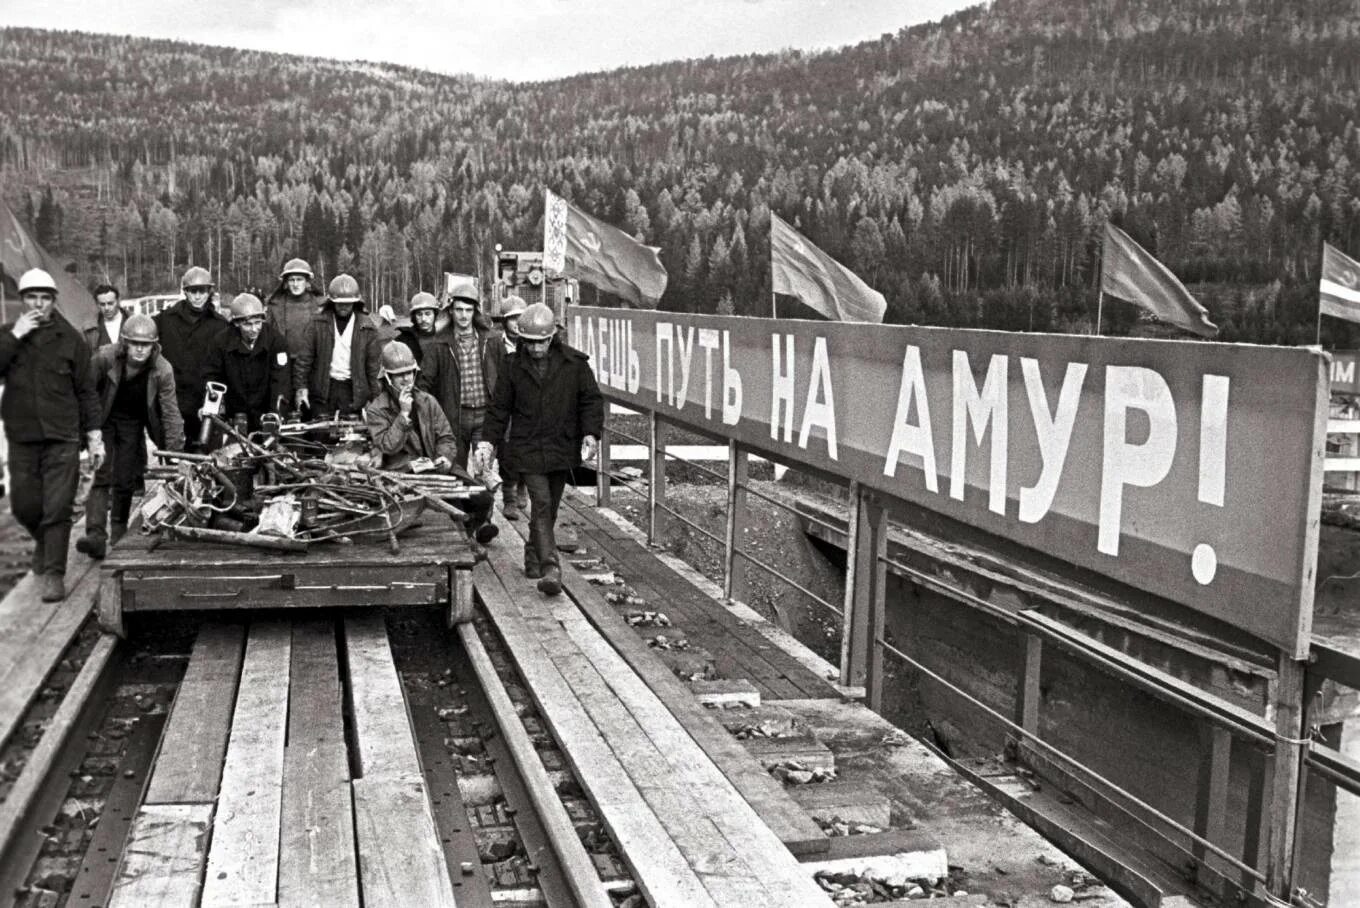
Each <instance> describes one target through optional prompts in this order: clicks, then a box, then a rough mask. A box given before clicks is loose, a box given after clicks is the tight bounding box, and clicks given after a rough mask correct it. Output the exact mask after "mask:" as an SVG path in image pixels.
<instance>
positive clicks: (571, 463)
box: [482, 339, 604, 473]
mask: <svg viewBox="0 0 1360 908" xmlns="http://www.w3.org/2000/svg"><path fill="white" fill-rule="evenodd" d="M546 359H547V363H548V365H547V371H546V372H545V374H544V376H543V378H542V379H540V378H539V377H538V373H537V372H536V371H535V370H534V366H533V363H532V360H531V358H530V356H529V353H528V351H527V350H525V349H524V348H523V346H521V348H520V349H519V350H517V351H516V352H515V353H513V354H512V355H510V356H508V357H506V360H505V368H504V369H503V370H502V372H501V377H500V380H499V381H498V382H497V384H496V394H495V396H494V397H493V398H492V399H491V400H492V403H491V409H490V410H489V411H488V412H487V416H486V423H485V424H484V425H483V426H482V438H484V439H488V440H490V439H499V438H505V439H506V443H505V446H504V448H503V449H502V452H501V453H502V457H503V460H504V463H503V464H502V466H503V468H504V469H506V470H508V471H510V472H513V473H548V472H552V471H554V470H570V469H573V468H575V467H578V466H580V464H581V440H582V439H583V438H585V437H586V436H587V435H594V436H595V437H596V438H599V437H600V432H601V431H602V430H603V428H604V398H603V397H602V396H601V395H600V387H599V385H597V384H596V383H595V373H594V372H592V371H591V369H590V358H589V357H588V356H586V355H585V354H584V353H582V352H581V351H580V350H577V349H576V348H575V347H569V346H567V345H566V344H564V343H562V341H561V340H558V339H554V340H553V343H552V346H551V347H549V348H548V355H547V357H546ZM507 427H508V429H509V435H507V434H506V429H507Z"/></svg>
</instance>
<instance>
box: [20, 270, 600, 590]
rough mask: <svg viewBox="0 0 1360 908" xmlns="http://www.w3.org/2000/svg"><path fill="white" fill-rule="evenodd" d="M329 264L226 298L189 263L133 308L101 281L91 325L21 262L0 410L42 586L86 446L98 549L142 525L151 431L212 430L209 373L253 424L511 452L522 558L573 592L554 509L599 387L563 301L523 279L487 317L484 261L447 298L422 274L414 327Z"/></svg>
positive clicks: (507, 467) (89, 521)
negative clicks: (140, 492)
mask: <svg viewBox="0 0 1360 908" xmlns="http://www.w3.org/2000/svg"><path fill="white" fill-rule="evenodd" d="M314 280H315V277H314V275H313V272H312V269H311V268H310V267H309V266H308V264H307V262H305V261H303V260H302V259H293V260H291V261H289V262H288V263H287V264H286V265H285V266H284V268H283V272H282V274H281V275H280V284H279V287H278V289H277V290H276V291H275V292H274V293H273V294H271V295H270V296H269V298H268V301H267V302H266V301H262V300H261V299H260V298H259V297H258V296H255V295H253V294H250V293H241V294H238V295H237V296H236V297H235V298H233V299H232V300H231V303H230V305H229V306H228V307H226V310H225V311H223V310H222V309H221V308H220V307H219V306H218V305H217V304H216V303H215V301H214V299H213V295H214V294H213V291H214V285H213V281H212V276H211V275H210V274H209V273H208V271H207V270H205V269H203V268H198V267H193V268H190V269H188V270H187V271H186V272H185V273H184V276H183V278H182V280H181V282H180V286H181V290H182V293H183V295H182V297H181V299H179V300H178V301H176V302H175V303H174V304H173V305H171V306H169V307H168V308H166V309H164V310H163V311H161V312H160V313H158V314H157V315H155V316H148V315H145V314H140V313H132V312H129V311H126V310H124V309H123V307H122V306H121V305H120V301H119V296H118V292H117V290H116V289H115V288H113V287H112V286H109V285H101V286H99V287H97V288H95V302H96V305H97V307H98V321H97V324H96V326H95V327H94V328H92V329H90V330H89V331H86V332H84V333H82V332H80V331H77V330H76V329H75V328H74V327H73V326H72V325H71V324H70V323H69V322H68V321H66V319H65V318H63V317H62V316H61V314H60V313H59V312H58V311H57V309H56V300H57V287H56V282H55V281H54V280H53V279H52V277H51V275H50V274H48V273H47V272H45V271H42V270H40V269H33V270H30V271H28V272H26V273H25V274H23V275H22V276H21V277H20V279H19V295H20V297H21V299H22V301H23V307H24V310H23V313H22V314H21V315H20V316H19V318H18V319H17V320H15V321H14V322H12V323H10V324H7V325H4V326H3V327H0V379H3V381H4V385H5V387H4V395H3V400H2V401H0V419H2V420H3V422H4V428H5V435H6V438H7V440H8V443H9V452H10V456H9V465H10V476H11V484H12V491H11V494H10V498H11V507H12V510H13V512H14V516H15V518H16V519H17V520H18V521H19V523H20V524H21V525H23V527H24V528H25V529H26V530H27V531H28V533H29V534H30V535H31V536H32V537H33V539H34V543H35V546H34V553H33V561H32V568H33V574H34V576H35V578H37V579H38V583H39V591H40V594H41V596H42V598H43V600H44V601H48V602H51V601H57V600H60V599H62V598H64V597H65V595H66V589H65V572H66V553H67V546H68V543H69V541H70V534H71V527H72V510H73V506H74V501H75V495H76V488H77V485H78V483H79V476H80V474H79V463H80V451H81V447H82V445H83V446H84V447H86V448H87V449H88V451H89V455H90V461H91V466H92V468H93V469H94V481H93V484H92V486H91V489H90V493H89V495H88V497H87V499H86V505H85V519H86V523H85V535H84V536H83V537H82V538H80V539H78V540H77V542H76V548H77V549H78V550H80V551H82V552H84V553H86V554H88V555H90V556H92V557H95V558H102V557H104V555H105V554H106V553H107V550H108V546H109V545H111V544H114V543H117V541H118V540H119V538H121V536H122V535H123V534H124V533H125V532H126V531H127V526H128V521H129V516H130V511H131V506H132V501H133V498H134V496H135V494H136V492H137V489H138V487H139V486H140V484H141V481H142V477H143V476H144V474H145V472H146V467H147V461H146V438H147V437H148V436H149V437H150V439H151V441H152V443H154V444H155V445H156V447H157V448H161V449H166V450H171V451H180V450H195V449H197V450H207V449H208V448H209V447H211V441H210V439H211V437H212V436H213V435H214V433H213V431H212V423H211V421H210V420H208V414H209V413H214V407H213V406H210V405H209V404H208V403H207V401H206V400H205V394H206V393H207V392H208V390H209V383H210V382H216V383H220V384H221V385H224V386H225V387H226V391H225V393H224V395H223V398H224V399H223V400H222V401H221V411H224V412H222V413H221V415H223V416H225V415H230V416H232V417H237V418H240V417H243V418H244V420H245V422H246V424H247V426H248V429H249V430H251V431H254V430H256V429H258V428H259V427H260V420H261V417H263V416H264V415H265V414H266V413H271V412H272V413H283V412H285V411H286V410H288V409H290V408H294V407H295V408H297V409H298V410H299V411H302V410H305V411H307V412H308V413H309V414H311V415H313V416H322V417H329V416H332V415H338V416H340V417H342V418H344V417H349V418H359V417H361V418H362V419H363V420H364V422H365V423H366V425H367V428H368V431H369V436H370V440H371V442H372V445H373V448H374V450H375V453H376V454H378V455H379V456H380V465H381V466H382V468H384V469H391V470H407V469H412V468H414V467H417V466H419V468H422V469H426V468H433V469H434V470H436V471H438V472H442V473H448V474H453V475H457V476H460V477H462V478H464V479H465V480H466V481H467V482H468V483H469V484H473V485H476V484H478V483H479V480H478V479H476V478H474V474H476V475H478V476H483V477H485V476H488V475H492V464H493V462H498V463H499V466H500V476H501V477H502V479H503V480H504V481H503V484H502V486H501V488H502V490H503V506H502V511H503V513H504V515H505V517H506V518H507V519H511V520H516V519H518V518H519V517H520V512H521V509H522V508H524V507H526V506H527V507H529V509H530V514H529V526H530V532H529V537H530V538H529V543H528V544H527V545H526V547H525V551H524V570H525V574H526V576H528V577H531V578H534V579H537V580H538V588H539V590H541V591H542V592H544V593H546V594H548V595H557V594H558V593H560V592H561V589H562V584H561V570H560V561H559V555H558V547H557V541H556V535H555V524H556V521H557V511H558V507H559V504H560V501H561V497H562V492H563V489H564V488H565V485H566V482H567V479H568V476H569V474H570V471H571V470H572V469H574V468H575V467H577V466H579V465H580V464H581V463H582V461H583V460H590V459H592V458H593V457H594V455H595V449H596V444H597V439H598V438H599V436H600V433H601V430H602V428H603V421H604V406H603V398H602V397H601V395H600V391H599V388H598V386H597V385H596V382H595V377H594V374H593V372H592V370H591V368H590V367H589V364H588V362H587V359H586V357H585V355H584V354H583V353H581V352H579V351H577V350H574V349H573V348H571V347H569V346H567V345H566V344H565V343H564V341H563V340H562V337H561V332H560V331H559V327H558V325H557V322H556V319H555V316H554V313H553V311H552V310H551V309H550V308H549V307H548V306H545V305H543V304H542V303H535V304H534V305H531V306H526V305H525V304H524V301H523V300H522V299H520V298H519V297H516V296H510V297H508V298H507V299H506V300H505V301H504V302H503V304H502V305H501V306H500V307H498V310H497V311H495V312H493V313H490V314H489V317H488V314H487V313H482V312H481V293H480V288H479V287H478V283H477V281H476V279H475V278H471V277H466V278H462V277H460V278H459V279H457V280H456V281H454V282H452V283H451V285H450V286H449V287H448V288H446V294H445V296H446V299H445V301H444V302H443V303H441V301H440V300H439V299H438V298H436V297H435V296H434V295H433V294H431V293H426V292H421V293H417V294H416V295H415V296H414V297H413V298H412V299H411V303H410V317H411V325H410V327H409V328H395V327H394V326H392V325H390V324H389V323H388V322H387V321H386V320H384V321H383V322H381V323H380V322H377V321H375V320H374V319H373V318H371V317H370V316H369V314H368V311H367V309H368V307H367V305H366V302H365V300H364V299H363V295H362V294H361V292H360V288H359V283H358V281H356V280H355V279H354V278H353V277H352V276H350V275H348V274H341V275H338V276H337V277H335V278H334V279H333V280H332V281H331V282H330V284H329V286H328V288H327V290H326V292H325V293H322V292H321V291H320V290H319V289H318V288H317V287H316V285H315V283H314ZM383 308H384V310H386V311H387V314H388V315H389V316H390V315H391V312H390V310H389V309H388V307H383ZM493 321H495V322H498V323H499V327H496V326H495V325H494V324H493V323H492V322H493ZM214 415H216V414H214ZM205 421H207V422H208V424H207V425H206V426H205ZM526 497H527V502H526V501H525V500H524V499H525V498H526ZM471 500H472V512H471V514H470V516H469V520H468V521H467V524H466V528H467V530H468V532H469V534H470V535H472V537H473V538H474V539H476V541H477V542H478V543H479V544H486V543H489V542H490V541H491V540H492V539H493V538H494V537H495V535H496V527H495V525H494V524H492V523H490V522H489V521H488V519H487V518H488V515H489V511H490V509H491V507H492V506H493V503H494V498H493V496H492V494H491V492H490V491H489V490H487V491H486V492H485V494H484V495H479V496H473V497H472V499H471Z"/></svg>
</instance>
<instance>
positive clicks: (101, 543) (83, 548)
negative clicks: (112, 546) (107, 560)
mask: <svg viewBox="0 0 1360 908" xmlns="http://www.w3.org/2000/svg"><path fill="white" fill-rule="evenodd" d="M108 548H109V545H108V540H107V539H105V538H104V534H103V533H95V532H90V533H86V534H85V535H84V536H81V537H80V538H79V539H77V540H76V551H77V552H81V553H82V554H85V555H89V556H90V557H91V558H103V557H104V556H105V555H106V554H108Z"/></svg>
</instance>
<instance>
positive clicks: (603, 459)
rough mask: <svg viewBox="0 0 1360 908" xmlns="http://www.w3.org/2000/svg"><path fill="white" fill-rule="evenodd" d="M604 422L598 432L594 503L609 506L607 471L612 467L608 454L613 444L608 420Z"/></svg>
mask: <svg viewBox="0 0 1360 908" xmlns="http://www.w3.org/2000/svg"><path fill="white" fill-rule="evenodd" d="M605 423H606V424H605V427H604V429H603V430H601V432H600V461H599V463H598V464H597V465H596V468H595V504H596V505H597V506H598V507H602V508H607V507H609V506H610V503H611V502H610V483H609V471H610V470H611V469H613V463H612V461H613V458H612V457H611V456H610V455H611V453H612V449H613V446H614V445H613V440H612V439H611V438H610V434H611V433H610V431H609V425H608V420H606V421H605Z"/></svg>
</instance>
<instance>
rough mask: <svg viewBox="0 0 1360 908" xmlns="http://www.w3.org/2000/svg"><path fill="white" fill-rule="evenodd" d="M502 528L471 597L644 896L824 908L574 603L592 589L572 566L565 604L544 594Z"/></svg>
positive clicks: (756, 817)
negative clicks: (520, 676) (525, 570)
mask: <svg viewBox="0 0 1360 908" xmlns="http://www.w3.org/2000/svg"><path fill="white" fill-rule="evenodd" d="M500 526H501V532H502V539H503V540H506V542H509V543H510V544H508V545H507V544H505V543H502V544H499V545H494V546H492V547H491V548H490V550H489V556H488V562H487V564H486V565H485V566H479V568H478V569H477V571H476V572H474V579H475V580H476V582H477V588H478V592H479V594H480V595H481V597H482V600H483V602H484V604H485V606H486V608H487V611H488V612H489V613H490V615H491V616H492V619H493V620H494V622H495V624H496V626H497V629H498V630H499V631H500V632H501V634H502V636H503V637H504V639H505V641H506V644H507V647H508V648H509V650H510V653H511V655H512V657H513V658H514V660H515V662H516V664H517V666H518V667H519V669H520V671H521V673H523V674H524V676H525V680H526V681H527V682H528V684H529V687H530V689H531V691H532V693H533V696H534V697H535V699H536V700H537V702H538V704H539V707H540V709H541V711H542V713H543V716H544V719H545V721H546V722H547V723H548V725H549V726H550V727H551V728H552V729H553V732H554V735H555V736H556V737H557V738H558V740H559V742H560V743H561V744H562V746H563V750H564V753H565V754H566V756H567V759H568V760H569V761H570V762H571V763H572V764H573V767H574V768H575V770H576V772H577V776H578V779H579V781H580V782H581V784H582V786H583V787H584V788H585V789H586V792H587V794H588V795H589V796H590V798H591V800H592V802H594V803H595V805H596V809H597V810H598V811H599V812H600V814H601V818H602V819H603V821H604V822H605V824H606V826H608V828H609V829H610V832H611V834H612V835H613V836H614V837H615V839H616V840H617V841H618V844H619V846H620V849H621V851H623V852H624V854H625V859H626V860H627V861H628V862H629V865H630V867H631V869H632V870H633V873H634V876H635V878H636V879H637V880H638V883H639V885H640V886H641V887H642V888H643V890H644V892H645V893H646V894H647V896H648V898H649V899H651V900H652V901H653V902H654V903H655V904H659V905H686V906H688V905H699V904H716V905H733V906H736V905H740V906H743V908H748V906H749V908H754V906H760V905H770V906H785V905H809V906H810V905H824V904H829V903H830V900H829V899H828V898H827V896H826V894H825V893H824V892H823V891H822V890H821V889H820V887H818V886H817V885H816V884H815V883H814V882H813V880H812V879H811V876H810V874H809V873H808V872H807V871H805V870H804V869H803V868H801V867H800V866H799V864H798V863H797V861H796V859H795V858H794V857H793V855H792V854H791V853H790V852H789V851H788V850H787V849H786V848H785V847H784V846H783V844H782V843H781V841H780V839H779V837H778V836H776V835H775V833H774V832H772V831H771V830H770V828H769V826H768V825H767V824H766V823H765V821H764V820H763V819H762V818H761V816H760V814H758V813H757V811H756V810H755V809H754V808H753V807H752V806H751V804H749V803H748V802H747V800H746V799H745V798H744V797H743V796H742V793H741V792H739V791H738V789H737V788H736V787H734V785H733V783H732V781H731V780H730V778H729V775H728V774H725V773H724V772H723V770H722V769H720V768H719V767H718V766H717V765H715V763H714V760H713V759H712V758H711V757H710V756H709V755H708V754H707V753H705V751H704V749H703V748H702V747H701V746H700V744H699V743H698V742H696V740H695V738H694V737H693V736H692V734H691V732H690V731H689V730H688V729H687V728H686V727H685V726H684V725H683V724H682V723H681V722H680V720H679V719H678V718H677V717H676V716H675V715H674V714H673V713H672V710H671V708H670V706H669V704H667V703H664V702H662V700H661V699H660V698H659V697H658V695H657V693H656V692H655V691H654V690H653V689H652V688H651V687H649V686H648V680H644V679H643V678H641V677H639V675H638V674H637V673H636V672H635V670H634V668H633V667H632V666H631V665H630V664H629V662H628V661H625V659H624V657H623V656H621V655H620V654H619V652H617V651H616V650H615V648H614V645H613V644H612V643H611V641H608V640H606V639H604V638H603V637H601V635H600V633H599V631H598V630H597V629H596V628H595V626H594V625H593V624H592V623H591V620H590V619H589V618H588V617H587V616H586V615H585V614H584V613H583V612H582V611H581V610H580V609H579V608H578V607H577V604H576V602H575V601H573V598H572V597H576V596H579V597H583V598H589V597H598V595H599V594H598V591H595V590H594V589H593V588H591V587H590V586H589V584H586V583H585V582H583V581H582V580H581V578H580V575H579V574H577V573H576V572H575V571H574V570H572V569H571V568H570V566H569V565H567V566H566V569H565V570H564V580H565V582H566V586H567V589H568V592H569V594H570V595H563V596H562V597H557V598H555V599H549V598H547V597H544V596H542V595H541V594H539V593H538V592H537V590H536V589H535V586H534V581H532V580H528V579H526V578H525V577H524V575H523V571H522V570H521V569H520V567H519V565H520V558H519V554H518V552H517V551H515V550H516V549H517V548H518V546H517V545H515V544H514V542H513V541H514V540H516V539H517V538H518V537H517V536H515V535H513V534H512V530H513V529H515V528H513V527H512V526H511V525H509V524H507V523H506V522H504V521H503V520H502V521H500ZM598 604H600V605H602V604H603V601H602V600H599V603H598ZM615 618H616V619H617V616H615ZM629 636H630V638H631V639H633V641H634V642H635V643H638V645H639V646H641V643H640V641H637V640H636V637H634V636H632V635H631V631H630V633H629ZM644 649H645V647H644ZM654 658H655V657H653V659H654ZM657 664H658V665H659V663H657ZM661 669H662V671H665V669H664V666H662V667H661ZM672 680H674V679H673V678H672ZM686 697H688V693H687V692H686ZM690 702H691V703H692V700H691V701H690ZM719 730H720V731H721V726H719ZM722 734H723V737H724V738H725V737H726V733H725V732H723V733H722ZM728 740H730V739H728ZM733 743H734V744H735V742H733ZM745 759H746V760H747V761H749V759H750V758H749V757H746V758H745ZM755 771H756V772H759V769H758V767H757V768H756V770H755ZM766 779H767V780H768V777H766ZM771 781H772V780H771ZM775 787H776V788H777V785H776V786H775ZM781 794H782V792H781ZM785 797H787V796H785ZM789 800H790V803H791V799H789ZM808 823H809V824H810V823H811V821H810V820H808ZM677 851H678V852H679V856H680V858H681V859H682V862H681V863H677V862H676V860H675V858H676V852H677ZM696 882H697V883H698V885H699V886H700V887H702V888H701V889H700V890H697V891H696V889H695V883H696Z"/></svg>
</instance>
